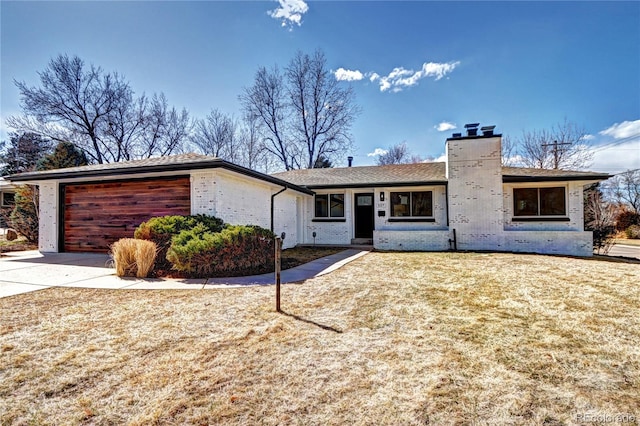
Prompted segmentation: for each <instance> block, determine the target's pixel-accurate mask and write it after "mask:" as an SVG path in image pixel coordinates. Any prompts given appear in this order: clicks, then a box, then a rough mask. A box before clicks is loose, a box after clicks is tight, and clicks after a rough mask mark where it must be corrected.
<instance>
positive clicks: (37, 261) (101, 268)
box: [0, 249, 368, 297]
mask: <svg viewBox="0 0 640 426" xmlns="http://www.w3.org/2000/svg"><path fill="white" fill-rule="evenodd" d="M367 253H368V251H365V250H354V249H351V250H344V251H342V252H340V253H336V254H333V255H330V256H325V257H323V258H320V259H316V260H314V261H312V262H309V263H306V264H304V265H300V266H297V267H295V268H291V269H287V270H284V271H282V274H281V282H282V283H283V284H286V283H292V282H300V281H304V280H306V279H309V278H313V277H317V276H320V275H324V274H327V273H329V272H331V271H334V270H336V269H337V268H340V267H341V266H343V265H345V264H347V263H349V262H351V261H352V260H355V259H357V258H358V257H360V256H363V255H365V254H367ZM271 284H274V274H273V273H269V274H262V275H253V276H249V277H234V278H194V279H164V278H163V279H150V278H145V279H142V278H130V277H126V278H120V277H117V276H116V275H115V269H114V268H112V267H110V262H109V256H108V255H106V254H92V253H46V254H41V253H39V252H37V251H28V252H24V251H23V252H12V253H11V252H10V253H5V255H4V256H2V257H0V297H6V296H12V295H15V294H20V293H27V292H30V291H35V290H41V289H44V288H48V287H85V288H105V289H128V290H130V289H131V290H132V289H140V290H142V289H144V290H154V289H162V290H167V289H189V290H199V289H213V288H229V287H244V286H250V285H271Z"/></svg>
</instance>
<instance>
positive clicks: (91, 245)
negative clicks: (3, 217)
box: [8, 153, 313, 253]
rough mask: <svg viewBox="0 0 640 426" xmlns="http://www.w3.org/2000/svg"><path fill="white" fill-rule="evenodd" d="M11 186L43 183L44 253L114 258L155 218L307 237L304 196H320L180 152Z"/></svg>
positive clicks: (40, 174)
mask: <svg viewBox="0 0 640 426" xmlns="http://www.w3.org/2000/svg"><path fill="white" fill-rule="evenodd" d="M8 178H9V180H10V182H12V183H13V182H15V183H18V184H29V185H37V186H38V188H39V190H40V200H39V209H40V216H39V228H38V229H39V237H38V248H39V250H40V251H41V252H43V253H57V252H63V251H65V252H108V251H109V246H110V245H111V244H113V243H114V242H116V241H117V240H119V239H120V238H131V237H133V234H134V232H135V229H136V228H137V227H138V226H139V225H140V223H142V222H144V221H146V220H149V219H150V218H152V217H156V216H167V215H190V214H206V215H211V216H216V217H219V218H220V219H222V220H224V221H225V222H227V223H230V224H234V225H235V224H238V225H240V224H241V225H244V224H251V225H259V226H262V227H263V228H269V227H272V229H274V231H275V232H276V234H281V233H282V232H286V233H287V234H288V236H287V239H286V242H285V247H293V246H294V245H296V244H297V243H299V242H301V240H302V238H299V236H298V235H297V234H296V232H297V230H298V228H300V227H299V226H298V224H297V216H296V214H297V211H296V206H297V203H298V198H300V197H310V196H312V195H313V191H311V190H309V189H306V188H302V187H300V186H297V185H295V184H292V183H290V182H287V181H284V180H282V179H278V178H275V177H272V176H269V175H265V174H263V173H260V172H256V171H255V170H251V169H247V168H245V167H242V166H238V165H236V164H233V163H229V162H227V161H225V160H223V159H221V158H216V157H210V156H207V155H201V154H194V153H190V154H179V155H171V156H165V157H153V158H146V159H142V160H133V161H123V162H119V163H108V164H91V165H87V166H79V167H69V168H66V169H55V170H42V171H35V172H26V173H21V174H17V175H12V176H9V177H8Z"/></svg>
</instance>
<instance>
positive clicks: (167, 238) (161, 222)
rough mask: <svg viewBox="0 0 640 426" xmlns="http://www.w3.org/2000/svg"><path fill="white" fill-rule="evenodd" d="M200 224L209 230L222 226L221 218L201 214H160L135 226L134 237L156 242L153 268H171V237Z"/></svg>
mask: <svg viewBox="0 0 640 426" xmlns="http://www.w3.org/2000/svg"><path fill="white" fill-rule="evenodd" d="M198 224H201V225H202V226H204V227H205V229H207V230H209V231H210V232H220V231H221V230H222V228H223V226H224V223H223V222H222V220H221V219H218V218H215V217H213V216H206V215H203V214H200V215H195V216H162V217H154V218H151V219H149V220H148V221H146V222H143V223H141V224H140V226H138V228H136V230H135V233H134V237H135V238H136V239H139V240H149V241H153V242H154V243H156V245H157V247H158V255H157V256H156V262H155V269H156V270H168V269H171V263H170V262H169V261H168V260H167V257H166V256H167V250H168V249H169V246H170V245H171V238H173V237H174V236H176V235H178V234H179V233H180V232H181V231H185V230H189V229H193V228H194V227H195V226H196V225H198Z"/></svg>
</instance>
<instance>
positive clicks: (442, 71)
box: [334, 61, 460, 93]
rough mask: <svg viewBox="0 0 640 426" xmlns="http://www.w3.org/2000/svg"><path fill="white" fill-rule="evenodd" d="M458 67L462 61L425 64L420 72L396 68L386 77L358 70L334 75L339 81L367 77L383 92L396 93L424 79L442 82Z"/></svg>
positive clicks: (342, 71) (342, 69) (344, 70)
mask: <svg viewBox="0 0 640 426" xmlns="http://www.w3.org/2000/svg"><path fill="white" fill-rule="evenodd" d="M458 65H460V61H455V62H447V63H436V62H425V63H424V64H422V68H420V70H418V71H414V70H408V69H406V68H404V67H395V68H394V69H393V70H391V72H390V73H389V74H387V75H384V76H382V75H380V74H378V73H377V72H373V71H370V72H366V73H364V74H363V73H362V72H361V71H358V70H355V71H351V70H346V69H344V68H339V69H338V71H336V72H334V75H335V77H336V79H337V80H346V81H355V80H363V79H364V78H365V77H366V78H368V79H369V81H370V82H372V83H378V85H379V86H380V91H381V92H386V91H387V90H391V91H392V92H394V93H396V92H400V91H402V90H403V89H404V88H407V87H412V86H415V85H417V84H418V82H419V81H420V80H422V79H423V78H427V77H434V80H436V81H437V80H440V79H441V78H443V77H444V76H446V75H447V74H449V73H451V72H452V71H453V70H454V69H455V68H456V67H457V66H458Z"/></svg>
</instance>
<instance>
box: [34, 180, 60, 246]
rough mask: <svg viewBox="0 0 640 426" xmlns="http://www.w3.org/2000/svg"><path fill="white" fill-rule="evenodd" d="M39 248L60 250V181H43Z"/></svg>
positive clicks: (41, 186)
mask: <svg viewBox="0 0 640 426" xmlns="http://www.w3.org/2000/svg"><path fill="white" fill-rule="evenodd" d="M39 187H40V206H39V209H40V218H39V223H38V234H39V237H38V250H40V251H41V252H42V253H57V252H58V198H59V197H58V182H52V181H47V182H41V183H40V185H39Z"/></svg>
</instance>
